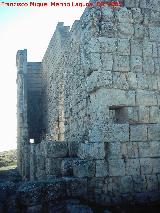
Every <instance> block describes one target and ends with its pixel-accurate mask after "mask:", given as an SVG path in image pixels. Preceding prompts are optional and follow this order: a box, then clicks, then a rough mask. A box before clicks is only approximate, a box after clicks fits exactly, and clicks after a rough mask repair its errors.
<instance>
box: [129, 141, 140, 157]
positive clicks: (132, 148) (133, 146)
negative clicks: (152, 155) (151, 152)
mask: <svg viewBox="0 0 160 213" xmlns="http://www.w3.org/2000/svg"><path fill="white" fill-rule="evenodd" d="M138 154H139V150H138V143H136V142H134V143H131V142H129V143H127V157H128V158H138V157H139V156H138Z"/></svg>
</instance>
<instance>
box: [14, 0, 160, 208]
mask: <svg viewBox="0 0 160 213" xmlns="http://www.w3.org/2000/svg"><path fill="white" fill-rule="evenodd" d="M121 2H122V3H123V6H122V7H92V8H86V9H85V11H84V13H83V14H82V16H81V18H80V20H78V21H75V22H74V24H73V26H72V28H71V29H69V27H67V26H64V25H63V23H58V25H57V27H56V30H55V32H54V34H53V37H52V38H51V41H50V43H49V46H48V48H47V50H46V53H45V55H44V57H43V60H42V62H27V50H19V51H18V52H17V70H18V72H17V97H18V101H17V121H18V125H17V126H18V131H17V147H18V168H19V171H20V173H21V175H22V177H23V180H28V179H30V180H43V181H44V180H45V181H46V180H55V179H56V178H57V177H58V178H60V179H62V180H65V187H66V188H65V189H66V195H67V196H73V197H77V196H80V197H82V198H85V199H87V200H90V201H92V202H93V201H95V202H97V203H100V204H103V205H106V204H117V203H121V202H123V201H124V200H127V202H133V201H135V202H148V201H152V200H154V199H156V197H158V195H159V191H160V178H159V177H160V169H159V168H160V167H159V165H160V152H159V149H160V131H159V130H160V116H159V105H160V94H159V92H160V83H159V82H160V36H159V34H160V4H159V0H154V1H148V0H143V1H139V0H134V1H133V0H132V1H131V0H124V1H121ZM30 139H34V144H30V142H32V141H30ZM63 187H64V185H62V188H63ZM52 188H54V187H52ZM62 188H61V186H58V190H59V191H60V192H61V191H63V190H62ZM53 190H54V189H53ZM51 191H52V190H51ZM36 205H38V204H36ZM39 208H40V207H39ZM28 211H32V210H31V209H29V210H28Z"/></svg>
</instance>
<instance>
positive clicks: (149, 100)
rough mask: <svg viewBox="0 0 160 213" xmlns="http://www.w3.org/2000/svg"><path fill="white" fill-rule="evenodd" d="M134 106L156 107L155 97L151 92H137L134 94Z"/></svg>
mask: <svg viewBox="0 0 160 213" xmlns="http://www.w3.org/2000/svg"><path fill="white" fill-rule="evenodd" d="M136 104H137V105H139V106H155V105H157V96H156V93H155V92H153V91H144V90H138V91H137V94H136Z"/></svg>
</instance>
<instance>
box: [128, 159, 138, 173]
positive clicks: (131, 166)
mask: <svg viewBox="0 0 160 213" xmlns="http://www.w3.org/2000/svg"><path fill="white" fill-rule="evenodd" d="M126 175H140V163H139V159H127V160H126Z"/></svg>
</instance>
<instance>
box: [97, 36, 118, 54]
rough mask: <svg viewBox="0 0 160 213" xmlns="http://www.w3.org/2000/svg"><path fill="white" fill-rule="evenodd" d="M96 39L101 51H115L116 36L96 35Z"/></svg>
mask: <svg viewBox="0 0 160 213" xmlns="http://www.w3.org/2000/svg"><path fill="white" fill-rule="evenodd" d="M98 41H99V43H100V51H101V52H102V53H114V52H115V51H116V42H117V39H116V38H106V37H98Z"/></svg>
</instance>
